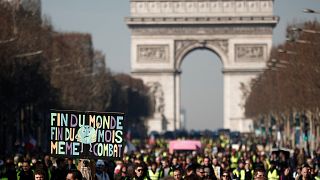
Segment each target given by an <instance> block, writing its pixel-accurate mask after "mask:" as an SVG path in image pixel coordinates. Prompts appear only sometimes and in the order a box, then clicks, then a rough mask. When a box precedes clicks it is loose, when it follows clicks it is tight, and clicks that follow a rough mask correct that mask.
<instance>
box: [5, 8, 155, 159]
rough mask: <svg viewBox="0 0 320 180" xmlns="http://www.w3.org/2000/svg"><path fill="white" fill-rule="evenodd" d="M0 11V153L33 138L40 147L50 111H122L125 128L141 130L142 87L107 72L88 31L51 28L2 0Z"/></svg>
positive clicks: (144, 111)
mask: <svg viewBox="0 0 320 180" xmlns="http://www.w3.org/2000/svg"><path fill="white" fill-rule="evenodd" d="M0 12H1V16H0V24H1V28H0V61H1V65H0V127H6V128H1V129H0V144H2V145H4V146H2V147H5V148H0V154H5V153H8V152H12V150H13V148H14V145H17V147H21V145H25V144H29V145H30V146H32V145H35V144H34V142H35V141H37V144H38V145H40V146H41V147H42V148H45V147H46V146H47V144H46V143H47V139H46V138H47V137H48V136H47V133H48V132H49V121H48V115H49V113H48V112H49V110H50V109H74V110H80V111H87V110H90V111H92V110H94V111H114V112H116V111H117V112H124V113H126V119H127V122H128V123H127V126H128V127H129V128H130V127H131V126H133V125H135V124H138V126H139V127H141V128H144V127H143V121H142V120H143V118H145V117H147V116H149V115H150V114H151V113H152V112H151V111H152V108H150V104H151V103H150V98H149V96H148V88H147V87H145V86H144V84H143V83H142V81H141V80H138V79H134V78H131V77H130V76H129V75H125V74H113V73H111V72H110V70H108V69H107V68H106V66H105V58H104V55H103V54H102V53H101V52H99V51H96V50H94V48H93V46H92V41H91V36H90V34H82V33H62V32H57V31H55V30H54V28H53V27H52V25H51V24H50V22H49V21H48V20H42V19H41V17H40V16H39V14H37V13H33V12H32V11H28V10H25V9H24V8H22V7H21V6H12V4H10V3H8V2H1V3H0ZM30 146H28V147H30Z"/></svg>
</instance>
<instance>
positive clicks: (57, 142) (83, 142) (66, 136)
mask: <svg viewBox="0 0 320 180" xmlns="http://www.w3.org/2000/svg"><path fill="white" fill-rule="evenodd" d="M123 149H124V113H116V112H78V111H59V110H51V112H50V153H51V155H53V156H62V157H78V158H99V159H100V158H108V159H121V158H122V156H123Z"/></svg>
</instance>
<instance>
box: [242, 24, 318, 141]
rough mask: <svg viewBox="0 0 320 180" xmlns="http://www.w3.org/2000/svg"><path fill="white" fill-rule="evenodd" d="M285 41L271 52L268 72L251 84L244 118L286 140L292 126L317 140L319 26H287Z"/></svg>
mask: <svg viewBox="0 0 320 180" xmlns="http://www.w3.org/2000/svg"><path fill="white" fill-rule="evenodd" d="M287 37H288V41H287V42H285V43H284V44H281V45H279V46H278V47H275V48H273V49H272V51H271V55H270V60H269V61H268V62H267V65H268V69H266V70H265V71H264V72H263V73H261V74H260V75H259V76H258V77H257V78H256V79H254V80H253V81H252V82H251V92H250V94H249V96H248V98H247V100H246V104H245V115H246V116H247V117H248V118H252V119H254V123H255V124H256V125H263V126H264V127H270V128H272V126H274V127H280V130H285V131H288V133H287V135H288V136H289V133H290V131H291V130H293V129H292V128H293V127H295V126H296V127H301V129H302V130H304V133H305V135H306V136H309V137H310V135H312V136H313V137H319V135H318V134H319V129H317V128H318V126H319V123H320V121H319V119H320V117H319V115H320V114H319V112H320V111H319V107H320V101H319V99H320V60H319V59H320V52H319V49H320V24H319V22H317V21H314V22H306V23H303V24H296V25H291V26H289V27H288V30H287ZM287 138H289V137H287ZM290 139H291V138H290Z"/></svg>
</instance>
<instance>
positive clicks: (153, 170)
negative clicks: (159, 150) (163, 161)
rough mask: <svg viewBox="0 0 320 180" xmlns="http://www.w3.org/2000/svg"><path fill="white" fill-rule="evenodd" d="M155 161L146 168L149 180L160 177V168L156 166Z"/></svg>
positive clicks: (155, 179) (156, 179)
mask: <svg viewBox="0 0 320 180" xmlns="http://www.w3.org/2000/svg"><path fill="white" fill-rule="evenodd" d="M157 166H158V165H157V163H156V162H152V163H151V168H150V169H149V170H148V174H149V177H150V179H151V180H158V179H160V177H161V173H160V170H159V169H158V167H157Z"/></svg>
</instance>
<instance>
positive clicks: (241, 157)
mask: <svg viewBox="0 0 320 180" xmlns="http://www.w3.org/2000/svg"><path fill="white" fill-rule="evenodd" d="M201 142H202V145H203V148H201V149H199V150H197V151H175V152H173V153H169V150H168V140H165V139H153V140H152V141H149V142H148V141H145V142H141V141H140V142H138V143H135V144H136V148H135V150H128V149H127V150H125V151H126V152H125V153H124V155H123V158H122V159H121V160H108V159H99V160H93V159H91V160H88V159H71V158H57V157H51V156H50V155H42V154H30V153H27V154H24V155H21V154H18V155H15V156H13V157H4V158H3V159H2V160H0V180H33V179H37V180H40V179H41V180H42V179H45V180H63V179H68V180H72V179H78V180H81V179H86V180H131V179H132V180H134V179H139V180H140V179H143V180H144V179H147V180H158V179H175V180H179V179H185V180H188V179H189V180H192V179H194V180H198V179H214V180H215V179H218V180H220V179H221V180H228V179H237V180H251V179H261V180H262V179H270V180H287V179H288V180H291V179H295V180H300V179H301V180H309V179H317V180H318V179H319V180H320V171H319V169H320V164H319V162H320V161H319V157H320V156H319V155H320V149H318V150H317V151H314V152H313V153H311V154H309V153H307V152H305V151H304V149H303V148H296V149H294V151H293V153H291V154H288V152H285V151H276V152H268V151H267V150H265V149H258V148H254V146H251V147H249V146H245V147H244V146H241V145H240V146H239V147H238V148H232V146H231V145H230V144H228V143H221V141H220V142H218V143H217V142H215V141H213V140H212V139H202V141H201Z"/></svg>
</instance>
